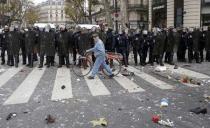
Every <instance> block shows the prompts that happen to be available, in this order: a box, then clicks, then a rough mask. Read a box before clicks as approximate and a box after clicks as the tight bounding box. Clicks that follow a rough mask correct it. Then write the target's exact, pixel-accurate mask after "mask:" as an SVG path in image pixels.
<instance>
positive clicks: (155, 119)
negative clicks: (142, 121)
mask: <svg viewBox="0 0 210 128" xmlns="http://www.w3.org/2000/svg"><path fill="white" fill-rule="evenodd" d="M152 121H153V122H154V123H158V124H160V125H164V126H168V127H173V126H174V123H173V122H172V121H170V120H169V119H167V121H164V120H161V117H160V115H154V116H152Z"/></svg>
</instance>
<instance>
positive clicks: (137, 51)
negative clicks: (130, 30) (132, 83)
mask: <svg viewBox="0 0 210 128" xmlns="http://www.w3.org/2000/svg"><path fill="white" fill-rule="evenodd" d="M131 45H132V47H133V54H134V62H135V65H136V66H137V64H138V55H139V57H141V50H142V49H141V34H140V30H139V29H137V30H136V33H135V35H134V37H133V39H132V43H131ZM140 60H141V58H140ZM140 63H141V61H140Z"/></svg>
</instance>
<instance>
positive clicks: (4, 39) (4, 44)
mask: <svg viewBox="0 0 210 128" xmlns="http://www.w3.org/2000/svg"><path fill="white" fill-rule="evenodd" d="M8 34H9V29H4V32H3V33H2V37H1V60H2V62H1V65H4V64H5V52H6V51H7V44H8V40H9V39H8V38H9V36H8ZM7 62H8V61H7ZM7 64H8V65H9V63H7Z"/></svg>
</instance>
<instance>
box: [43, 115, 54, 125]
mask: <svg viewBox="0 0 210 128" xmlns="http://www.w3.org/2000/svg"><path fill="white" fill-rule="evenodd" d="M45 120H46V123H47V124H52V123H55V118H54V117H53V116H51V115H48V116H47V118H46V119H45Z"/></svg>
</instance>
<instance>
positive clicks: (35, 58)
mask: <svg viewBox="0 0 210 128" xmlns="http://www.w3.org/2000/svg"><path fill="white" fill-rule="evenodd" d="M33 61H38V57H37V54H36V53H34V54H33Z"/></svg>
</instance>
